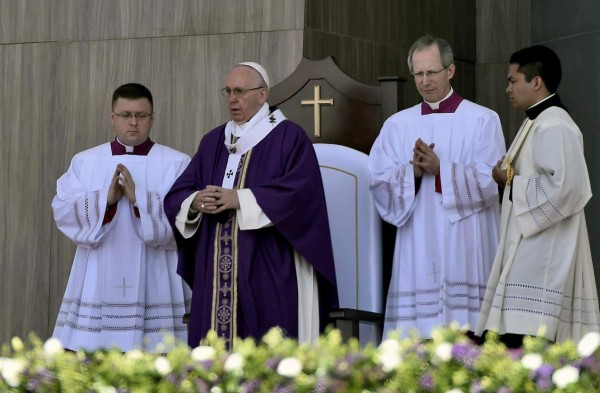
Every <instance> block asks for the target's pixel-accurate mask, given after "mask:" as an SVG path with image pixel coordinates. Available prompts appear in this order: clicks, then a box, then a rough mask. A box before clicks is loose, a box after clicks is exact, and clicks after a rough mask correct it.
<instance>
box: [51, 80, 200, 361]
mask: <svg viewBox="0 0 600 393" xmlns="http://www.w3.org/2000/svg"><path fill="white" fill-rule="evenodd" d="M110 117H111V122H112V125H113V127H114V129H115V133H116V138H115V139H114V140H113V141H112V142H110V143H104V144H102V145H99V146H96V147H93V148H91V149H88V150H85V151H83V152H81V153H78V154H76V155H75V157H73V160H72V161H71V165H70V167H69V169H68V171H67V172H66V173H65V174H64V175H63V176H61V177H60V178H59V179H58V181H57V192H56V196H55V197H54V200H53V201H52V209H53V210H54V218H55V221H56V225H57V226H58V228H59V229H60V230H61V231H62V232H63V233H64V234H65V235H66V236H68V237H69V239H71V240H72V241H73V242H74V243H75V244H76V245H77V251H76V253H75V259H74V261H73V267H72V269H71V274H70V276H69V281H68V284H67V288H66V291H65V296H64V299H63V301H62V305H61V308H60V313H59V315H58V319H57V321H56V327H55V329H54V334H53V336H54V337H56V338H58V339H60V340H61V342H62V343H63V345H64V346H65V348H68V349H71V350H78V349H83V350H86V351H92V350H96V349H101V348H111V347H116V348H119V349H120V350H121V351H128V350H131V349H134V348H137V349H144V350H147V351H160V352H165V351H166V350H167V348H166V347H164V346H157V345H158V344H159V343H161V341H166V339H167V338H175V339H176V340H179V341H182V342H185V341H186V340H187V328H186V326H185V325H184V324H183V321H182V316H183V315H184V314H185V313H186V310H187V309H189V302H190V298H191V293H190V289H189V288H188V287H187V285H186V284H184V283H183V281H182V280H181V278H180V277H179V276H178V275H177V272H176V268H177V251H176V244H175V239H174V238H173V232H172V230H171V226H170V224H169V222H168V220H167V216H166V215H165V213H164V208H163V198H164V196H165V194H166V193H167V191H169V188H170V187H171V185H172V184H173V182H174V181H175V179H176V178H177V176H179V174H181V173H182V172H183V170H184V169H185V168H186V166H187V164H188V163H189V161H190V159H189V157H188V156H187V155H185V154H183V153H181V152H179V151H176V150H173V149H171V148H168V147H166V146H163V145H159V144H158V143H154V142H153V141H152V140H151V139H150V137H149V135H150V129H151V128H152V123H153V121H154V114H153V103H152V95H151V93H150V91H149V90H148V89H147V88H146V87H145V86H142V85H140V84H137V83H128V84H125V85H122V86H120V87H119V88H117V89H116V90H115V92H114V93H113V98H112V111H111V114H110Z"/></svg>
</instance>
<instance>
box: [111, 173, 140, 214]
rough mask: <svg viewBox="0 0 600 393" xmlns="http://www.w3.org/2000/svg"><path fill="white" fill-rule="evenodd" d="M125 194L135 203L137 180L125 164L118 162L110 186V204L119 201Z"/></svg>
mask: <svg viewBox="0 0 600 393" xmlns="http://www.w3.org/2000/svg"><path fill="white" fill-rule="evenodd" d="M123 195H125V197H126V198H127V199H128V200H129V202H131V203H132V204H135V202H136V198H135V182H134V181H133V177H132V176H131V173H130V172H129V170H128V169H127V167H125V165H123V164H118V165H117V168H116V169H115V173H114V174H113V177H112V180H111V181H110V186H109V188H108V198H107V199H108V200H107V204H108V206H112V205H114V204H115V203H117V202H119V201H120V200H121V198H122V197H123Z"/></svg>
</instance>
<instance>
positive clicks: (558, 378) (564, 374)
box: [552, 364, 579, 389]
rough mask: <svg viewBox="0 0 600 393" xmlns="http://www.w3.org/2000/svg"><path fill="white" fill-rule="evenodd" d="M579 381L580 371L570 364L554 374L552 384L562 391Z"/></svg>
mask: <svg viewBox="0 0 600 393" xmlns="http://www.w3.org/2000/svg"><path fill="white" fill-rule="evenodd" d="M578 380H579V370H578V369H576V368H575V367H573V366H571V365H570V364H567V365H566V366H564V367H563V368H559V369H558V370H556V371H555V372H554V374H552V382H554V384H555V385H556V386H557V387H558V388H559V389H562V388H564V387H566V386H567V385H569V384H571V383H573V382H577V381H578Z"/></svg>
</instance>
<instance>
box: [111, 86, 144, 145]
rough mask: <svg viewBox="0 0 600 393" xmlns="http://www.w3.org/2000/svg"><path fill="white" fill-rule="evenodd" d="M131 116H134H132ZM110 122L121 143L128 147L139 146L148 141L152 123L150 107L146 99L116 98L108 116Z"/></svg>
mask: <svg viewBox="0 0 600 393" xmlns="http://www.w3.org/2000/svg"><path fill="white" fill-rule="evenodd" d="M133 114H135V115H136V116H132V115H133ZM138 115H139V116H138ZM144 115H147V116H146V117H144ZM110 121H111V123H112V125H113V127H114V128H115V132H116V134H117V137H118V138H119V141H121V143H123V144H125V145H128V146H137V145H141V144H142V143H144V142H145V141H146V139H148V136H149V135H150V129H151V128H152V123H153V122H154V116H153V115H152V105H150V101H148V99H147V98H137V99H134V100H129V99H127V98H122V97H121V98H118V99H117V102H115V105H114V107H113V110H112V112H111V114H110Z"/></svg>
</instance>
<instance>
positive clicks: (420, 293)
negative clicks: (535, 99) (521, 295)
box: [369, 100, 505, 338]
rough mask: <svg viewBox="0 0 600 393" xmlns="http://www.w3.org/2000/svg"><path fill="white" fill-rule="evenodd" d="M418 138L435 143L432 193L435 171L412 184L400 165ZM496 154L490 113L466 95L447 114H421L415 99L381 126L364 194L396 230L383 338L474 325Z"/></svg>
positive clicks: (487, 250) (490, 225)
mask: <svg viewBox="0 0 600 393" xmlns="http://www.w3.org/2000/svg"><path fill="white" fill-rule="evenodd" d="M419 138H421V139H422V140H423V141H424V142H425V143H427V144H431V143H435V146H434V149H433V151H434V152H435V153H436V154H437V156H438V158H439V160H440V175H439V184H438V188H437V191H436V176H433V175H429V174H425V175H424V176H423V177H422V179H421V183H420V186H419V185H418V183H417V182H416V181H415V176H414V171H413V166H412V164H410V161H411V160H412V159H413V147H414V146H415V141H416V140H417V139H419ZM504 154H505V145H504V137H503V134H502V129H501V126H500V121H499V118H498V115H497V114H496V113H495V112H493V111H491V110H489V109H487V108H484V107H482V106H480V105H477V104H474V103H472V102H470V101H467V100H462V101H461V102H460V104H459V105H458V107H457V108H456V110H455V111H454V112H453V113H432V114H427V115H423V114H422V112H421V104H419V105H416V106H414V107H412V108H408V109H406V110H403V111H401V112H398V113H397V114H395V115H393V116H391V117H390V118H389V119H388V120H387V121H386V122H385V124H384V125H383V128H382V130H381V133H380V135H379V137H378V138H377V140H376V141H375V143H374V145H373V148H372V150H371V153H370V157H369V169H370V172H371V191H372V193H373V195H374V197H375V200H376V205H377V209H378V211H379V213H380V215H381V216H382V218H383V219H384V220H385V221H387V222H389V223H391V224H393V225H395V226H397V227H398V229H397V234H396V243H395V250H394V265H393V269H392V277H391V282H390V287H389V292H388V297H387V304H386V310H385V324H384V337H385V336H387V335H388V334H389V333H390V332H391V331H392V330H400V331H401V334H402V335H404V336H406V335H408V334H410V333H412V331H413V330H415V329H416V331H417V332H418V335H419V336H420V337H422V338H429V337H431V330H432V329H433V328H435V327H437V326H440V325H449V324H450V323H452V322H457V323H459V324H460V325H462V326H464V325H466V324H468V325H469V326H471V327H474V326H475V324H476V323H477V319H478V317H479V309H480V305H481V301H482V300H483V294H484V291H485V285H486V283H487V279H488V275H489V273H490V270H491V266H492V261H493V259H494V255H495V252H496V248H497V244H498V221H499V203H498V202H499V198H498V186H497V185H496V183H495V182H494V180H493V179H492V176H491V174H492V168H493V166H494V165H495V164H496V162H497V161H498V160H499V159H500V158H501V157H502V156H503V155H504ZM439 186H441V190H440V189H439ZM439 191H441V192H439Z"/></svg>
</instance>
